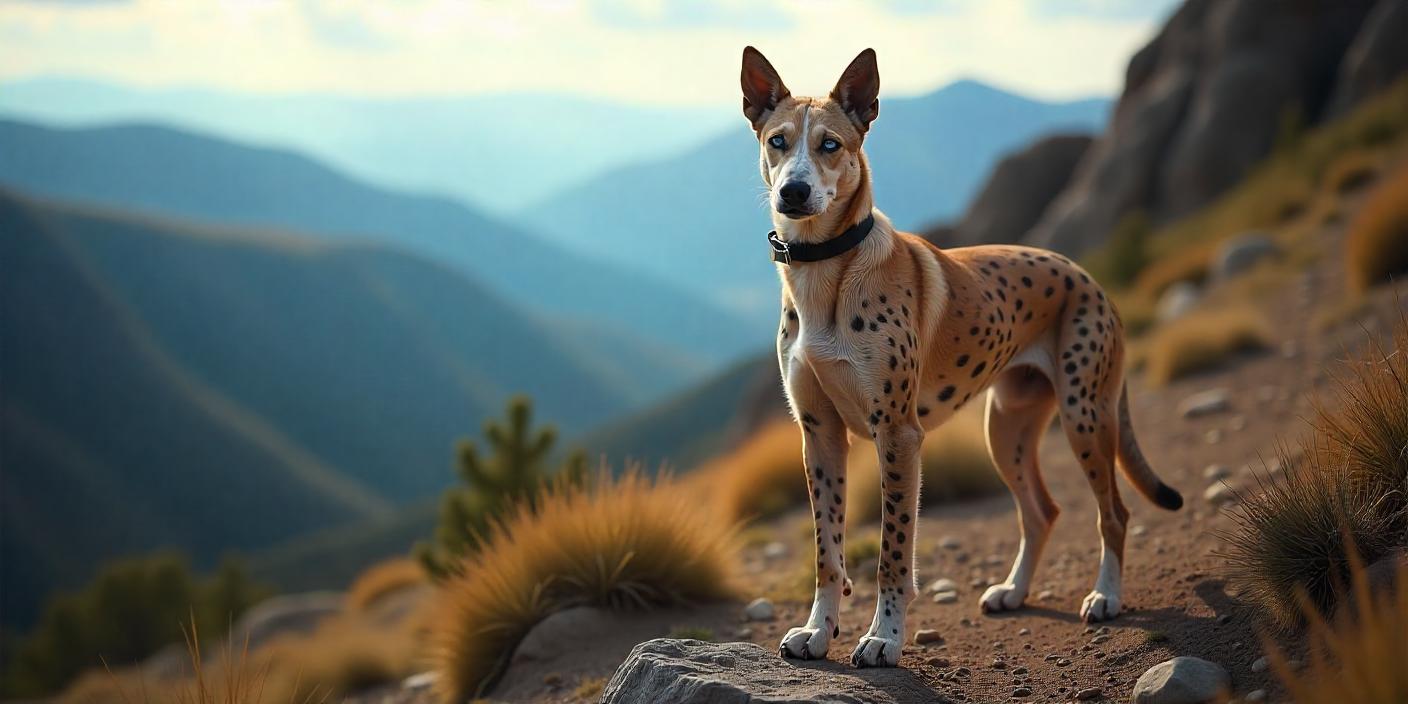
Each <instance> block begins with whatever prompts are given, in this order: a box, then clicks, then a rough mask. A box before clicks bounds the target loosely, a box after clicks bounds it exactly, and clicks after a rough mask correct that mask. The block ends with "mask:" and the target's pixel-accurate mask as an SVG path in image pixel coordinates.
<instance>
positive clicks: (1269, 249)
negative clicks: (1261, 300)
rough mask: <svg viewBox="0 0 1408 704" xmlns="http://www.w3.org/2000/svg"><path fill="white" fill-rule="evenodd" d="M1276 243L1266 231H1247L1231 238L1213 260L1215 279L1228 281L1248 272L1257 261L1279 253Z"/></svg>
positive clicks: (1213, 277)
mask: <svg viewBox="0 0 1408 704" xmlns="http://www.w3.org/2000/svg"><path fill="white" fill-rule="evenodd" d="M1277 251H1278V250H1277V249H1276V243H1275V242H1273V241H1271V237H1270V236H1269V235H1267V234H1266V233H1264V232H1245V233H1242V234H1240V235H1237V236H1235V237H1231V238H1229V239H1228V240H1227V241H1225V242H1223V243H1222V244H1221V245H1220V246H1219V247H1218V248H1217V254H1216V255H1214V256H1213V260H1212V271H1211V272H1210V273H1211V275H1212V279H1213V281H1226V280H1228V279H1231V278H1233V277H1235V276H1237V275H1238V274H1241V273H1244V272H1246V271H1247V270H1248V269H1251V268H1252V267H1253V266H1256V264H1257V262H1260V261H1262V260H1263V259H1266V258H1268V257H1272V256H1275V255H1276V253H1277Z"/></svg>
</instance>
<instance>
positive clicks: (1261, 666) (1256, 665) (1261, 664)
mask: <svg viewBox="0 0 1408 704" xmlns="http://www.w3.org/2000/svg"><path fill="white" fill-rule="evenodd" d="M1268 667H1271V660H1270V658H1267V657H1266V656H1265V655H1263V656H1261V657H1259V658H1257V659H1255V660H1253V661H1252V672H1266V669H1267V668H1268Z"/></svg>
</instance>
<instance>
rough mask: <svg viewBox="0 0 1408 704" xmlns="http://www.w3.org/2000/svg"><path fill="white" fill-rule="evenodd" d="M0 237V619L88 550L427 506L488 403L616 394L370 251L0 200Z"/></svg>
mask: <svg viewBox="0 0 1408 704" xmlns="http://www.w3.org/2000/svg"><path fill="white" fill-rule="evenodd" d="M0 232H2V233H3V237H0V262H3V263H4V275H3V276H0V303H3V316H0V339H3V340H4V341H5V342H4V345H5V348H4V354H3V355H0V378H3V379H4V384H5V390H4V393H3V394H0V437H2V438H3V442H0V466H3V468H4V480H3V481H4V491H3V492H0V520H3V525H0V541H2V542H0V550H3V553H4V554H3V556H0V560H3V561H4V562H5V564H7V565H16V564H18V565H23V566H24V568H23V569H8V570H4V571H3V572H4V575H5V577H4V579H5V580H6V582H5V584H4V585H3V586H0V592H3V593H4V594H5V597H4V599H5V602H4V609H5V612H6V613H7V614H10V613H29V611H25V610H24V609H32V608H33V606H34V601H35V599H37V598H38V596H39V595H40V594H42V593H44V592H45V591H46V590H47V589H48V588H50V587H54V586H59V585H67V586H72V585H73V584H75V583H76V582H77V581H79V580H80V579H81V578H82V577H84V576H86V572H87V570H88V569H90V568H91V567H92V566H93V565H94V564H95V563H96V562H97V561H98V560H100V559H103V558H106V557H112V556H115V555H119V554H124V553H131V552H136V551H142V550H149V549H153V548H157V547H163V546H172V547H178V548H182V549H185V550H187V551H189V552H191V553H192V554H193V555H195V556H196V557H197V559H198V560H200V561H205V562H208V560H209V559H210V558H213V557H214V556H215V555H216V554H218V553H219V552H220V551H224V550H229V549H255V548H259V547H262V546H266V545H271V544H274V543H275V542H281V541H284V540H287V539H289V538H291V537H293V536H295V535H300V534H303V533H306V532H308V531H312V530H314V529H322V528H327V527H329V526H336V525H339V524H346V523H349V522H353V521H361V520H365V519H372V518H383V517H386V516H387V515H388V511H389V510H390V508H391V507H392V506H393V505H395V504H399V503H406V502H414V501H419V500H423V499H426V498H429V497H432V496H435V495H436V494H438V492H439V491H440V490H441V489H442V488H443V487H444V486H446V485H448V484H449V483H450V482H451V481H452V480H453V475H452V472H451V464H452V447H453V443H454V441H455V440H456V439H457V438H459V437H464V436H470V435H475V434H477V433H478V431H479V428H480V427H481V424H482V422H483V420H484V419H485V418H486V417H488V416H490V415H497V414H499V413H501V412H502V404H503V402H504V400H505V399H506V398H507V396H508V395H510V394H512V393H518V392H525V393H528V394H530V395H532V396H533V398H534V399H535V401H536V403H537V412H538V414H539V417H541V418H543V419H545V420H548V421H554V422H558V423H560V424H561V425H562V426H563V427H564V429H565V430H567V431H568V432H573V431H575V430H579V429H582V428H585V427H587V426H588V425H589V424H595V423H598V422H600V420H601V419H604V418H609V417H612V416H613V415H617V414H620V413H621V412H623V411H624V410H625V409H626V408H627V407H628V405H629V404H628V399H627V394H626V392H625V391H623V390H621V389H619V388H617V386H618V384H617V379H616V378H615V377H613V376H611V375H605V374H601V373H599V372H598V371H597V370H596V369H595V365H597V364H599V363H600V360H598V359H595V358H593V359H588V360H584V359H582V358H581V357H580V348H581V347H582V345H580V344H579V343H577V342H576V341H575V340H574V339H570V338H567V337H565V336H562V335H559V334H558V333H557V332H555V331H550V330H547V329H545V328H543V326H542V325H541V324H540V323H539V322H538V321H537V320H536V319H534V318H533V317H532V316H529V315H526V314H524V313H523V312H522V311H520V310H518V309H516V308H515V307H513V306H512V305H509V304H507V303H505V302H504V301H502V300H500V299H499V298H498V297H496V296H495V295H493V294H492V293H490V292H489V291H487V290H485V289H484V288H483V287H482V286H478V285H476V284H475V283H473V282H472V281H469V280H467V279H466V278H465V277H463V276H461V275H460V274H458V273H456V272H453V271H451V270H450V269H448V268H446V267H443V266H441V265H438V264H434V263H431V262H428V261H425V260H422V259H419V258H416V257H411V256H407V255H404V254H401V253H399V252H396V251H393V250H390V249H387V248H384V247H375V246H364V245H329V244H324V243H318V242H315V241H311V240H308V239H305V238H300V237H296V236H293V235H287V234H280V233H270V232H259V231H248V230H236V229H230V228H214V227H205V226H195V225H190V224H187V223H181V222H177V221H171V220H156V219H152V218H147V217H134V216H127V215H121V214H117V213H113V212H108V211H100V210H94V209H90V208H86V207H77V206H69V205H56V204H53V203H49V202H43V201H35V200H30V199H28V198H25V197H20V196H17V195H15V194H13V193H10V192H6V191H0ZM629 363H630V364H633V365H636V366H638V367H645V366H646V365H647V364H648V360H641V359H636V360H631V361H630V362H629ZM646 371H647V373H648V370H646ZM620 373H621V371H620V370H617V371H616V374H618V375H619V374H620ZM12 608H18V609H20V610H19V611H12V610H11V609H12ZM7 623H8V621H7Z"/></svg>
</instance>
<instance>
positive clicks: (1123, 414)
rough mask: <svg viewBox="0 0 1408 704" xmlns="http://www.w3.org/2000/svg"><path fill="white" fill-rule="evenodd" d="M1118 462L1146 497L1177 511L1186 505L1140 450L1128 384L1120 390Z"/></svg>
mask: <svg viewBox="0 0 1408 704" xmlns="http://www.w3.org/2000/svg"><path fill="white" fill-rule="evenodd" d="M1118 452H1119V460H1120V461H1119V464H1120V467H1121V468H1122V469H1124V475H1125V476H1126V477H1128V478H1129V481H1130V483H1131V484H1133V485H1134V488H1135V489H1138V490H1139V493H1141V494H1143V495H1144V497H1145V498H1147V499H1149V500H1150V501H1152V502H1154V504H1155V505H1157V506H1159V507H1160V508H1166V509H1168V510H1170V511H1177V510H1178V509H1180V508H1182V507H1183V495H1182V494H1179V493H1178V490H1177V489H1174V488H1173V487H1171V486H1169V485H1167V484H1165V483H1164V482H1163V480H1162V479H1159V476H1158V475H1157V474H1154V468H1153V467H1150V466H1149V460H1146V459H1144V452H1143V451H1142V450H1140V449H1139V441H1138V440H1137V439H1135V437H1134V425H1133V424H1132V423H1130V422H1129V386H1128V384H1126V385H1125V386H1124V387H1123V388H1122V389H1120V446H1119V450H1118Z"/></svg>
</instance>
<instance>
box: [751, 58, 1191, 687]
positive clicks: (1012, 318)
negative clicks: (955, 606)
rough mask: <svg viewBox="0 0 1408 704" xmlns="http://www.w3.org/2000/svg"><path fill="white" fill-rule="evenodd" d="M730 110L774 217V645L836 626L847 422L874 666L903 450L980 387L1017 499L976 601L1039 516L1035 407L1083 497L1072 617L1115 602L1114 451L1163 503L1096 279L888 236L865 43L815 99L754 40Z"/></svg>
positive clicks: (908, 591)
mask: <svg viewBox="0 0 1408 704" xmlns="http://www.w3.org/2000/svg"><path fill="white" fill-rule="evenodd" d="M742 86H743V113H744V115H745V116H746V117H747V118H748V121H749V122H750V123H751V125H752V127H753V130H754V131H755V132H756V134H757V138H758V144H759V147H760V151H759V158H758V163H759V167H760V169H761V171H762V176H763V182H764V183H766V184H767V187H768V189H769V192H770V196H769V198H770V201H771V205H772V210H773V212H772V220H773V223H774V226H775V227H776V230H775V231H774V232H773V233H770V235H769V242H770V244H771V245H772V249H773V254H774V259H775V260H776V261H777V262H778V264H777V269H778V273H779V275H780V277H781V279H782V325H781V329H780V330H779V331H778V342H777V356H778V364H779V367H780V368H781V372H782V379H783V384H784V386H785V387H786V392H787V398H788V401H789V403H790V404H791V408H792V413H793V415H794V417H795V418H796V419H797V421H798V425H799V427H800V428H801V432H802V440H803V450H802V454H803V461H804V463H805V470H806V475H807V479H808V483H809V485H810V486H809V488H810V491H811V504H812V511H813V514H812V517H813V518H814V519H815V522H816V592H815V601H814V603H813V605H812V610H811V615H810V617H809V618H808V619H807V622H806V624H805V625H803V626H801V627H798V628H793V629H792V630H790V631H788V633H787V635H786V637H784V638H783V640H782V644H781V648H780V649H781V653H782V655H783V656H785V657H793V658H803V659H806V658H821V657H824V656H825V655H826V652H827V649H828V648H829V647H830V644H831V640H832V639H833V638H836V637H837V636H839V634H840V627H839V624H838V621H837V618H838V612H839V608H838V607H839V605H840V600H841V597H842V596H843V595H849V594H850V590H851V582H850V580H849V579H848V578H847V577H846V564H845V558H844V556H843V554H844V549H843V546H844V541H845V537H844V532H845V524H846V487H845V484H846V455H847V451H848V449H849V446H850V435H851V434H854V435H855V436H858V437H869V438H870V439H872V440H873V441H874V443H875V448H876V452H877V454H878V455H879V466H880V473H881V497H880V498H881V502H882V505H883V507H884V511H883V513H882V514H881V515H882V519H883V522H884V533H883V535H882V537H883V541H882V543H881V547H882V554H881V556H880V562H879V575H878V582H879V595H878V600H877V603H876V605H875V617H874V619H873V620H872V621H871V624H870V629H869V630H868V631H867V633H866V634H865V636H864V637H862V638H861V640H860V643H859V644H858V645H857V646H856V648H855V651H854V652H853V653H852V655H851V662H852V663H853V664H855V665H857V666H861V667H872V666H893V665H896V664H897V663H898V662H899V658H900V651H901V647H902V644H903V643H904V640H905V623H904V617H905V612H906V609H907V608H908V605H909V603H910V601H911V600H912V599H913V598H914V596H915V594H916V591H917V590H916V587H915V570H914V546H915V543H916V529H917V525H916V524H917V523H918V516H919V513H918V511H919V476H920V474H919V449H920V444H921V443H922V441H923V439H924V434H925V433H926V432H927V431H929V430H932V429H934V428H935V427H937V426H939V425H940V424H942V423H943V422H944V421H945V420H946V419H948V418H949V417H950V416H952V415H953V414H954V412H955V411H957V410H958V409H960V408H962V407H963V406H964V404H966V403H968V402H969V401H970V400H972V399H973V398H974V397H975V396H977V395H978V394H979V393H981V392H983V391H985V390H986V392H987V401H986V403H987V421H986V427H987V442H988V449H989V451H990V453H991V454H992V459H993V462H994V464H995V465H996V467H997V468H998V470H999V472H1000V473H1001V475H1002V479H1003V481H1004V482H1005V483H1006V484H1007V487H1008V488H1009V489H1010V490H1011V492H1012V495H1013V497H1014V498H1015V500H1016V504H1017V513H1018V518H1019V522H1020V526H1021V534H1022V539H1021V545H1020V547H1019V548H1018V550H1017V556H1016V559H1015V561H1014V563H1013V565H1012V570H1011V572H1010V573H1009V574H1008V576H1007V579H1006V580H1005V581H1003V582H1002V583H1000V584H994V585H992V586H991V587H989V588H988V590H987V591H986V593H984V594H983V596H982V600H981V606H982V608H983V609H984V610H985V611H1004V610H1008V609H1016V608H1018V607H1020V606H1021V605H1022V602H1023V600H1024V599H1025V598H1026V596H1027V592H1028V590H1029V589H1030V587H1031V579H1032V573H1033V570H1034V569H1035V567H1036V565H1037V561H1038V558H1039V557H1040V555H1041V551H1042V548H1043V547H1044V545H1045V543H1046V539H1047V536H1048V535H1049V533H1050V530H1051V526H1052V522H1053V521H1054V520H1055V519H1056V515H1057V513H1058V509H1057V506H1056V504H1055V503H1054V502H1053V501H1052V499H1051V495H1050V494H1049V493H1048V492H1047V489H1046V485H1045V483H1044V482H1043V481H1042V476H1041V472H1040V470H1039V468H1038V466H1037V454H1038V448H1039V446H1040V444H1041V439H1042V436H1043V434H1044V433H1045V430H1046V429H1047V427H1048V426H1049V424H1050V422H1051V418H1052V416H1053V415H1055V414H1059V415H1060V419H1061V427H1062V429H1063V430H1064V431H1065V435H1066V439H1067V441H1068V442H1069V443H1070V445H1071V449H1072V450H1073V451H1074V452H1075V454H1076V456H1077V457H1078V458H1079V460H1080V466H1081V468H1082V470H1083V472H1084V474H1085V477H1086V479H1087V480H1089V482H1090V488H1091V490H1092V491H1093V492H1094V494H1095V498H1096V500H1097V503H1098V505H1099V515H1098V517H1097V525H1098V527H1099V531H1100V539H1101V545H1102V547H1103V553H1102V556H1101V559H1100V570H1099V576H1098V577H1097V578H1096V580H1095V587H1094V589H1093V590H1092V591H1091V592H1090V594H1089V595H1088V596H1086V597H1085V601H1084V603H1083V604H1082V606H1081V616H1082V618H1084V619H1085V620H1087V621H1103V620H1106V619H1110V618H1113V617H1114V616H1115V615H1116V614H1118V613H1119V611H1120V594H1121V577H1120V565H1121V563H1122V562H1123V551H1124V538H1125V525H1126V520H1127V518H1128V515H1129V512H1128V511H1127V510H1126V508H1125V506H1124V504H1123V503H1122V502H1121V500H1120V496H1119V492H1118V488H1117V487H1116V485H1115V473H1114V468H1115V465H1116V463H1118V464H1119V466H1120V467H1121V468H1122V469H1123V470H1124V472H1125V475H1126V476H1127V477H1128V478H1129V480H1130V481H1131V482H1132V484H1133V485H1134V487H1135V488H1136V489H1138V490H1139V492H1140V493H1142V494H1144V495H1145V496H1146V497H1148V498H1149V499H1150V500H1151V501H1153V502H1154V503H1155V504H1157V505H1159V506H1161V507H1163V508H1166V509H1170V510H1174V509H1177V508H1179V507H1180V506H1181V505H1182V503H1183V499H1182V497H1181V496H1180V495H1179V493H1178V492H1177V491H1175V490H1173V489H1172V488H1170V487H1169V486H1168V485H1166V484H1164V483H1163V482H1162V481H1160V480H1159V478H1158V477H1157V476H1156V475H1155V474H1154V472H1153V470H1152V469H1151V468H1150V467H1149V464H1148V462H1147V461H1146V460H1145V459H1144V456H1143V454H1142V453H1141V452H1140V449H1139V445H1138V443H1137V442H1136V441H1135V438H1134V432H1133V429H1132V428H1131V426H1130V421H1129V402H1128V400H1127V397H1126V392H1125V383H1124V379H1123V369H1124V366H1123V364H1124V341H1123V328H1122V325H1121V323H1120V318H1119V314H1118V313H1117V312H1116V311H1115V307H1114V305H1113V303H1112V302H1111V301H1110V300H1109V299H1108V298H1107V297H1106V296H1105V293H1104V292H1103V291H1102V290H1101V288H1100V286H1099V285H1098V284H1097V283H1095V282H1094V281H1092V280H1091V278H1090V276H1089V275H1088V274H1087V273H1086V272H1085V271H1083V270H1082V269H1081V268H1080V267H1079V266H1077V265H1076V264H1075V263H1074V262H1072V261H1071V260H1069V259H1067V258H1066V257H1063V256H1061V255H1059V254H1055V253H1053V252H1048V251H1044V250H1040V249H1032V248H1027V247H1016V246H981V247H967V248H962V249H950V250H941V249H939V248H938V247H935V246H934V245H932V244H930V243H929V242H927V241H925V240H923V239H922V238H919V237H916V236H915V235H912V234H908V233H902V232H897V231H896V230H895V228H894V227H893V226H892V225H891V223H890V220H889V219H888V218H886V217H885V215H884V214H883V213H881V212H880V211H879V210H876V209H875V207H874V203H873V200H872V194H871V188H870V166H869V164H868V163H867V161H866V156H865V152H864V151H863V150H862V145H863V143H864V140H865V135H866V133H867V131H868V130H869V128H870V125H871V123H872V122H873V121H874V120H875V119H876V117H877V116H878V114H879V110H880V105H879V102H878V100H877V95H878V93H879V90H880V78H879V72H878V69H877V67H876V62H875V52H874V51H873V50H870V49H867V50H865V51H864V52H862V53H861V54H860V55H859V56H857V57H856V58H855V60H854V61H852V62H851V64H850V66H849V67H848V68H846V70H845V72H844V73H842V75H841V78H840V80H839V81H838V82H837V83H836V86H835V87H834V88H832V90H831V93H830V95H829V96H827V97H825V98H805V97H797V96H793V95H792V94H791V93H790V92H789V91H788V89H787V87H786V86H785V85H784V84H783V82H782V79H781V78H780V77H779V76H778V74H777V71H776V70H774V69H773V67H772V65H771V64H770V63H768V60H767V59H766V58H764V57H763V55H762V54H761V53H759V52H758V51H757V50H756V49H754V48H752V47H748V48H746V49H744V50H743V71H742Z"/></svg>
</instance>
